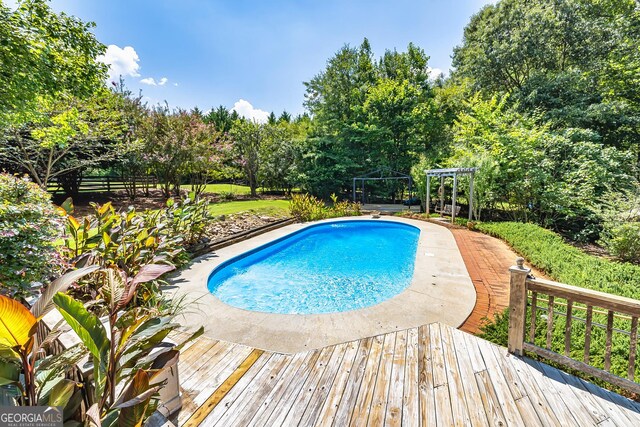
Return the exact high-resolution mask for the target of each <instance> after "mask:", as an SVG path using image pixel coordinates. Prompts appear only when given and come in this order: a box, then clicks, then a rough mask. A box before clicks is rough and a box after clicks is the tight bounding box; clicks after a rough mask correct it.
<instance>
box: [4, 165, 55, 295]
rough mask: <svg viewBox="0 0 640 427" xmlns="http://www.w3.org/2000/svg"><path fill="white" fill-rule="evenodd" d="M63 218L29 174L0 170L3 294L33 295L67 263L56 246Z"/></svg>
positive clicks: (47, 195)
mask: <svg viewBox="0 0 640 427" xmlns="http://www.w3.org/2000/svg"><path fill="white" fill-rule="evenodd" d="M61 226H62V218H61V217H60V215H59V214H58V213H56V211H55V208H54V206H53V204H52V203H51V201H50V196H49V194H48V193H47V192H46V191H44V190H42V189H41V188H39V187H38V186H37V185H36V184H34V183H32V182H31V181H30V180H29V179H28V178H26V177H24V178H18V177H14V176H11V175H8V174H5V173H1V174H0V294H5V295H8V296H10V297H12V298H17V299H22V298H26V297H29V296H33V295H35V294H36V292H37V291H38V290H39V288H41V287H42V284H43V283H45V282H46V281H47V280H48V279H49V276H51V275H52V274H55V273H56V272H57V271H58V270H59V269H61V268H62V266H63V264H64V263H63V260H62V258H61V257H60V255H59V254H58V252H57V250H56V247H55V240H56V239H58V238H59V236H60V234H61V233H60V228H61Z"/></svg>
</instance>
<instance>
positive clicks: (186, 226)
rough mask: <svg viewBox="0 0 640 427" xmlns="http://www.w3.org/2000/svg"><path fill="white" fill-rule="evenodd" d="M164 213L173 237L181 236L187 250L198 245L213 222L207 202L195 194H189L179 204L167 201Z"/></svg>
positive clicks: (170, 200) (171, 200)
mask: <svg viewBox="0 0 640 427" xmlns="http://www.w3.org/2000/svg"><path fill="white" fill-rule="evenodd" d="M164 213H165V214H166V216H167V218H168V219H169V221H170V224H171V229H172V230H171V231H172V234H173V235H174V236H181V237H182V239H183V242H184V244H185V245H186V246H187V248H188V247H189V246H191V245H194V244H196V243H198V241H199V240H200V239H202V237H203V236H204V233H205V231H206V230H207V226H208V225H209V223H210V222H211V221H212V220H213V216H212V215H211V213H210V211H209V201H208V200H207V199H205V198H200V197H197V196H196V195H195V193H191V194H189V195H188V196H187V197H185V198H183V199H182V200H181V201H179V202H177V203H176V202H174V201H173V199H169V200H168V201H167V209H165V211H164Z"/></svg>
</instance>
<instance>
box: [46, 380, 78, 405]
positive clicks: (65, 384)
mask: <svg viewBox="0 0 640 427" xmlns="http://www.w3.org/2000/svg"><path fill="white" fill-rule="evenodd" d="M76 387H77V384H76V383H75V382H74V381H71V380H62V381H60V382H59V383H57V384H56V385H55V386H54V387H53V389H51V394H50V395H49V405H48V406H60V407H61V408H64V407H65V406H67V403H69V400H70V399H71V396H73V393H74V391H75V390H76Z"/></svg>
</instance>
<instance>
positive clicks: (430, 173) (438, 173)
mask: <svg viewBox="0 0 640 427" xmlns="http://www.w3.org/2000/svg"><path fill="white" fill-rule="evenodd" d="M424 172H425V175H426V181H427V182H426V184H427V185H426V187H427V194H426V199H427V200H426V205H427V214H429V209H430V207H429V204H430V202H431V185H430V184H431V178H440V189H439V190H438V192H439V193H440V212H443V211H444V179H445V178H448V177H451V178H453V189H452V194H451V223H452V224H453V223H454V221H455V219H456V202H457V198H458V175H470V177H469V221H471V219H472V215H473V176H474V175H475V173H476V168H447V169H429V170H425V171H424Z"/></svg>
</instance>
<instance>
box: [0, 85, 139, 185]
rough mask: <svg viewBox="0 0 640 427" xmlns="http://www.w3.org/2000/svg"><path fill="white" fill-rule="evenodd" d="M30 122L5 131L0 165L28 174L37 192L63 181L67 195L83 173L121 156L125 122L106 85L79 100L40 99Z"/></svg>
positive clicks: (115, 96) (116, 96)
mask: <svg viewBox="0 0 640 427" xmlns="http://www.w3.org/2000/svg"><path fill="white" fill-rule="evenodd" d="M39 101H40V102H39V103H38V104H37V107H38V109H39V110H40V112H39V114H38V115H37V116H35V115H34V116H33V118H32V120H31V121H30V122H29V123H25V124H23V125H15V124H14V125H12V126H10V127H9V128H8V129H6V130H5V138H6V141H5V143H4V144H3V145H2V146H0V162H3V163H5V164H6V165H8V166H9V167H10V168H11V170H14V171H16V172H25V173H28V174H29V175H30V176H31V178H32V179H33V180H34V181H35V182H36V183H37V184H38V185H40V186H41V187H42V188H45V189H46V188H47V184H48V183H49V182H50V181H52V180H53V179H54V178H57V179H58V180H61V179H63V178H64V179H65V182H67V184H68V187H66V188H65V190H67V191H68V192H70V193H71V194H73V193H74V189H76V187H77V186H78V185H79V177H78V173H79V172H82V170H84V169H86V168H88V167H91V166H96V165H99V164H101V163H103V162H105V161H109V160H113V159H114V158H115V157H116V155H117V154H118V153H119V152H121V151H122V150H123V148H124V146H123V144H122V143H123V136H124V135H125V134H126V133H127V131H128V128H127V123H126V121H125V119H124V117H123V115H122V110H121V108H120V104H121V98H120V96H119V95H118V94H116V93H114V92H112V91H110V90H109V89H107V88H106V87H103V89H102V90H100V91H99V92H96V93H95V94H94V95H93V97H91V98H90V99H86V100H79V99H77V98H75V97H70V96H64V97H62V96H61V97H59V98H58V99H56V100H50V101H45V99H44V98H39Z"/></svg>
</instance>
